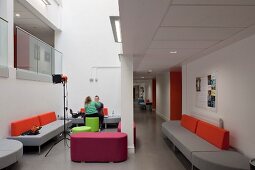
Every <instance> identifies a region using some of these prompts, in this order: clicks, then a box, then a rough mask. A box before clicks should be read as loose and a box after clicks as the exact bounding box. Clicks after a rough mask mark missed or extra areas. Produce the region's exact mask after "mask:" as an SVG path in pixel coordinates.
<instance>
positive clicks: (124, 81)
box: [120, 55, 135, 153]
mask: <svg viewBox="0 0 255 170" xmlns="http://www.w3.org/2000/svg"><path fill="white" fill-rule="evenodd" d="M120 61H121V130H122V132H124V133H126V134H127V135H128V149H129V152H131V153H132V152H134V151H135V150H134V149H135V147H134V130H133V123H134V109H133V56H126V55H120Z"/></svg>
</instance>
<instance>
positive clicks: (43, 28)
mask: <svg viewBox="0 0 255 170" xmlns="http://www.w3.org/2000/svg"><path fill="white" fill-rule="evenodd" d="M17 13H18V14H20V17H16V16H15V15H16V14H17ZM14 24H15V25H17V26H19V27H21V28H23V29H24V30H26V31H27V32H29V33H31V34H33V35H35V36H36V37H38V38H40V39H41V40H43V41H45V42H46V43H48V44H50V45H52V46H54V30H53V29H51V28H50V27H49V26H48V25H46V24H45V23H44V22H42V21H41V20H40V19H39V18H38V17H36V16H35V15H33V14H32V12H30V11H29V10H28V9H27V8H26V7H24V6H23V5H22V4H21V3H20V2H19V1H18V0H14Z"/></svg>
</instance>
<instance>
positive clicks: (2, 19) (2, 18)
mask: <svg viewBox="0 0 255 170" xmlns="http://www.w3.org/2000/svg"><path fill="white" fill-rule="evenodd" d="M0 19H1V20H3V21H5V22H7V23H8V21H7V20H6V19H4V18H2V17H0Z"/></svg>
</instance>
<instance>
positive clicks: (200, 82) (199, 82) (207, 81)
mask: <svg viewBox="0 0 255 170" xmlns="http://www.w3.org/2000/svg"><path fill="white" fill-rule="evenodd" d="M196 106H197V107H200V108H203V109H207V110H210V111H213V112H216V111H217V86H216V75H215V74H210V75H207V76H204V77H197V78H196Z"/></svg>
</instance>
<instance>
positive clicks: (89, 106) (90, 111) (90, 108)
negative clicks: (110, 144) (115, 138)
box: [84, 96, 103, 129]
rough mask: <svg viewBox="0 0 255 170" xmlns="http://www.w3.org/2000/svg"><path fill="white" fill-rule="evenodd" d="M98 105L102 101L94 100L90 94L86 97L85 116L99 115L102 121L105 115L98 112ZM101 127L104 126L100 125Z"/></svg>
mask: <svg viewBox="0 0 255 170" xmlns="http://www.w3.org/2000/svg"><path fill="white" fill-rule="evenodd" d="M97 107H100V103H98V102H94V101H92V100H91V97H90V96H88V97H86V99H85V106H84V108H85V111H86V113H85V117H98V118H99V122H102V119H103V117H102V116H101V114H100V115H99V114H98V111H97ZM85 117H84V119H85ZM99 128H100V129H101V128H102V127H101V126H100V127H99Z"/></svg>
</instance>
